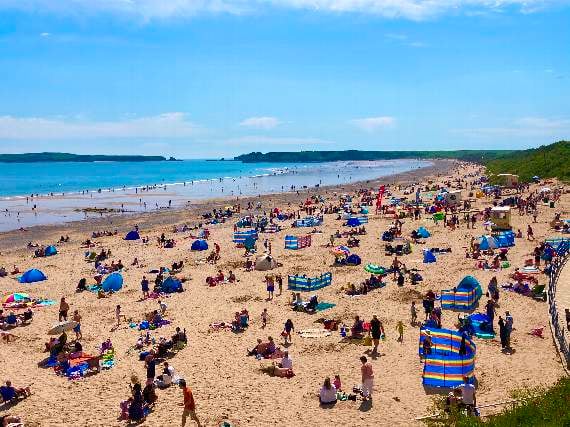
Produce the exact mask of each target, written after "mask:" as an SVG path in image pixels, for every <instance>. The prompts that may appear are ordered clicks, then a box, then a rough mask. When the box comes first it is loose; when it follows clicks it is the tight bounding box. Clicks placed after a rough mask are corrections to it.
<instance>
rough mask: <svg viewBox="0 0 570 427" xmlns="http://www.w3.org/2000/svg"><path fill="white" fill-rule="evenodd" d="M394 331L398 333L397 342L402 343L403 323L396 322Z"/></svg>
mask: <svg viewBox="0 0 570 427" xmlns="http://www.w3.org/2000/svg"><path fill="white" fill-rule="evenodd" d="M396 330H397V331H398V342H400V343H403V342H404V322H402V321H401V320H398V323H397V324H396Z"/></svg>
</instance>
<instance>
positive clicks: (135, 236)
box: [125, 230, 141, 240]
mask: <svg viewBox="0 0 570 427" xmlns="http://www.w3.org/2000/svg"><path fill="white" fill-rule="evenodd" d="M140 238H141V236H140V235H139V232H138V231H136V230H132V231H129V232H128V233H127V235H126V236H125V240H139V239H140Z"/></svg>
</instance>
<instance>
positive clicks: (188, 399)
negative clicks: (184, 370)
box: [178, 380, 202, 427]
mask: <svg viewBox="0 0 570 427" xmlns="http://www.w3.org/2000/svg"><path fill="white" fill-rule="evenodd" d="M178 385H179V386H180V388H181V389H182V393H183V395H184V403H183V406H184V411H183V412H182V427H184V426H185V425H186V419H187V418H188V417H190V418H191V419H193V420H194V421H196V424H198V427H200V426H201V425H202V424H200V420H199V419H198V416H197V415H196V403H195V402H194V395H193V394H192V390H190V388H189V387H187V386H186V381H184V380H180V381H179V382H178Z"/></svg>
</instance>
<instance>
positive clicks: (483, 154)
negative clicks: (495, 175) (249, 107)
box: [235, 150, 513, 163]
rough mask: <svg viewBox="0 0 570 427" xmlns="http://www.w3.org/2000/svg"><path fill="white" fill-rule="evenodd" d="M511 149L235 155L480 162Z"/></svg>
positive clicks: (247, 158)
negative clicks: (438, 159)
mask: <svg viewBox="0 0 570 427" xmlns="http://www.w3.org/2000/svg"><path fill="white" fill-rule="evenodd" d="M512 152H513V151H512V150H453V151H360V150H345V151H300V152H269V153H260V152H254V153H249V154H242V155H241V156H237V157H235V160H240V161H242V162H244V163H259V162H279V163H285V162H294V163H306V162H335V161H340V160H394V159H437V158H440V159H458V160H465V161H471V162H478V163H483V162H486V161H489V160H492V159H496V158H499V157H502V156H505V155H509V154H511V153H512Z"/></svg>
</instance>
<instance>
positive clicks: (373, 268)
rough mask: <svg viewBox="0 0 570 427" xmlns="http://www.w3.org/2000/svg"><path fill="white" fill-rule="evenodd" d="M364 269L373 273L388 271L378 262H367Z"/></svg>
mask: <svg viewBox="0 0 570 427" xmlns="http://www.w3.org/2000/svg"><path fill="white" fill-rule="evenodd" d="M364 270H366V271H367V272H369V273H372V274H384V273H385V272H386V269H385V268H384V267H382V266H380V265H377V264H366V266H365V267H364Z"/></svg>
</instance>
